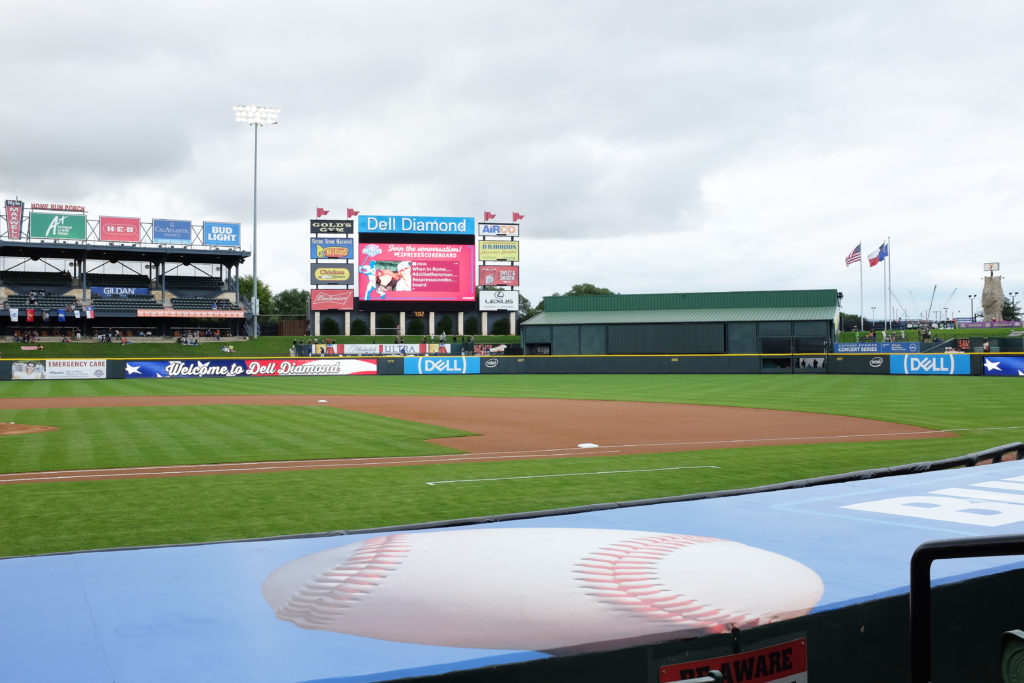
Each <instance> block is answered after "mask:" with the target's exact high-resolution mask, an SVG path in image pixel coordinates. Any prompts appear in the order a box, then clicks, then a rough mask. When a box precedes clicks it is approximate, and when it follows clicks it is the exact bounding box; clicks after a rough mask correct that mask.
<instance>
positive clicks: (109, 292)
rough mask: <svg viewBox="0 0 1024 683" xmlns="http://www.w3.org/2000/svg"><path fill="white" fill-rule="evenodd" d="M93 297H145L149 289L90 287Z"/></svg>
mask: <svg viewBox="0 0 1024 683" xmlns="http://www.w3.org/2000/svg"><path fill="white" fill-rule="evenodd" d="M89 291H91V292H92V295H93V296H140V295H141V296H145V295H146V294H149V287H90V288H89Z"/></svg>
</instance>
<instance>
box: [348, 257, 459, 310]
mask: <svg viewBox="0 0 1024 683" xmlns="http://www.w3.org/2000/svg"><path fill="white" fill-rule="evenodd" d="M358 275H359V290H358V291H359V296H360V298H361V299H362V300H363V301H364V302H368V303H378V302H380V303H386V302H401V301H456V302H472V301H475V300H476V281H475V275H476V252H475V247H474V245H472V244H426V243H419V244H409V243H402V244H394V243H383V244H363V245H362V246H360V248H359V268H358Z"/></svg>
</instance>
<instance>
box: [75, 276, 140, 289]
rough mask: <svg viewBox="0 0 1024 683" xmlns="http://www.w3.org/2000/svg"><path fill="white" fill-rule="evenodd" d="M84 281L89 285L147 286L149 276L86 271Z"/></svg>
mask: <svg viewBox="0 0 1024 683" xmlns="http://www.w3.org/2000/svg"><path fill="white" fill-rule="evenodd" d="M86 282H87V283H88V284H89V286H90V287H149V286H150V281H149V278H148V277H146V276H145V275H129V274H126V273H88V274H87V275H86Z"/></svg>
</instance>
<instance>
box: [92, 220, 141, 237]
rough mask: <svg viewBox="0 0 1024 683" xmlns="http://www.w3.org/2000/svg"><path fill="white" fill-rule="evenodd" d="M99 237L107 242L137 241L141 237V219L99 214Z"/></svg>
mask: <svg viewBox="0 0 1024 683" xmlns="http://www.w3.org/2000/svg"><path fill="white" fill-rule="evenodd" d="M100 239H101V240H107V241H108V242H138V241H139V240H141V239H142V219H140V218H117V217H115V216H100Z"/></svg>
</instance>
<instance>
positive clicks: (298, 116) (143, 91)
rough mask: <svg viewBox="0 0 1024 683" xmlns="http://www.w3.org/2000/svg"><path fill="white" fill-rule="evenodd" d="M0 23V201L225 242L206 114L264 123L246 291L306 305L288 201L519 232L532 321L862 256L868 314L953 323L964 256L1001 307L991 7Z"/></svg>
mask: <svg viewBox="0 0 1024 683" xmlns="http://www.w3.org/2000/svg"><path fill="white" fill-rule="evenodd" d="M0 7H3V9H4V12H3V13H2V14H3V16H2V17H0V23H2V24H3V27H4V31H3V32H2V35H3V39H2V40H0V73H2V76H3V79H2V84H3V89H4V95H3V97H2V98H0V149H2V153H0V160H2V161H0V194H2V195H3V196H2V197H0V198H2V199H7V198H14V197H15V196H17V197H19V198H21V199H22V200H24V201H25V202H26V203H31V202H45V203H67V204H81V205H85V206H86V208H87V211H88V213H89V217H90V218H95V217H97V216H99V215H101V214H102V215H115V216H116V215H121V216H141V217H142V218H143V220H144V221H149V220H150V219H152V218H153V217H162V218H191V219H192V220H193V221H202V220H204V219H206V220H237V221H241V222H242V223H243V247H246V248H249V247H250V246H251V241H252V238H251V227H252V191H253V187H252V172H253V166H252V164H253V135H252V129H251V128H247V127H246V126H244V125H242V124H239V123H236V122H235V121H234V114H233V112H232V106H233V105H236V104H258V105H268V106H275V107H279V108H280V109H281V116H280V124H279V125H277V126H274V127H271V128H266V129H262V130H261V131H260V137H259V194H258V200H259V203H258V217H259V230H260V232H259V242H258V251H259V265H258V269H259V271H258V272H259V275H260V278H261V279H262V280H264V281H266V282H267V283H268V284H269V285H270V287H271V288H272V289H273V290H274V291H280V290H282V289H289V288H293V287H295V288H306V287H309V283H308V272H309V271H308V267H307V264H308V262H309V259H308V225H309V223H308V221H309V219H310V218H313V217H315V210H316V208H317V207H323V208H326V209H329V210H330V211H331V214H330V217H335V216H339V217H344V212H345V209H346V208H349V207H351V208H354V209H357V210H360V211H362V212H363V213H366V214H370V213H374V214H399V215H427V216H474V217H476V218H477V219H478V220H479V219H481V218H482V214H483V212H484V211H485V210H486V211H492V212H494V213H497V214H498V220H504V221H508V220H510V219H511V215H512V212H513V211H517V212H519V213H522V214H525V216H526V218H525V220H523V222H522V226H521V233H522V238H521V239H522V247H521V258H522V264H521V265H522V292H523V294H524V295H525V296H527V297H528V298H529V299H530V300H531V301H533V303H535V304H536V303H537V302H538V301H539V300H540V299H542V298H543V297H544V296H546V295H548V294H552V293H554V292H564V291H565V290H567V289H569V288H570V287H571V286H572V285H573V284H576V283H580V282H590V283H594V284H597V285H599V286H603V287H608V288H611V289H612V290H614V291H616V292H623V293H647V292H701V291H735V290H753V289H817V288H836V289H839V290H840V291H842V292H843V293H844V295H845V298H844V305H843V309H844V310H845V311H846V312H852V313H859V312H860V309H861V305H862V303H861V284H860V282H861V280H860V277H861V269H860V268H859V266H858V265H854V266H850V267H847V266H846V265H845V263H844V257H845V256H846V254H847V253H848V252H850V250H851V249H853V248H854V247H855V246H856V245H857V244H858V243H863V250H864V253H865V255H867V253H868V252H870V251H872V250H873V249H875V248H877V247H878V246H879V245H880V244H881V243H882V242H884V241H885V240H886V239H889V238H891V244H892V247H891V257H890V258H891V264H892V291H893V294H894V295H895V302H894V307H895V309H896V314H897V315H908V316H910V317H918V316H920V315H923V314H924V311H925V310H926V309H927V308H928V303H929V301H930V300H931V301H932V305H931V310H942V309H943V308H948V309H949V312H950V314H951V315H955V314H956V313H961V314H963V315H967V314H968V313H969V308H970V301H969V299H968V294H972V293H973V294H980V292H981V286H982V281H981V278H982V276H983V274H984V273H983V271H982V267H983V264H984V263H987V262H992V261H998V262H1000V264H1001V268H1002V270H1001V271H1000V272H1001V274H1002V275H1004V276H1005V280H1004V282H1003V288H1004V290H1005V291H1006V293H1007V294H1009V293H1010V292H1012V291H1018V290H1022V289H1024V279H1022V277H1021V274H1020V269H1021V268H1022V267H1024V263H1022V261H1024V236H1022V229H1021V226H1022V224H1024V201H1022V195H1021V191H1022V188H1024V135H1022V126H1024V111H1022V110H1024V88H1021V84H1022V83H1024V42H1022V41H1021V39H1020V36H1021V35H1022V34H1024V5H1022V4H1021V3H1019V2H1010V1H999V0H992V1H990V2H985V3H971V2H967V1H966V0H965V1H963V2H952V1H947V0H903V1H901V2H891V1H889V0H866V1H864V2H858V3H839V2H815V1H812V0H802V1H796V0H791V1H786V0H765V1H759V2H753V1H748V2H739V1H738V0H699V1H693V0H680V1H676V2H668V1H648V0H632V1H631V2H621V1H620V2H605V1H602V0H586V1H565V0H559V1H555V0H549V1H548V2H537V1H534V0H520V1H519V2H491V1H488V0H473V1H469V0H466V1H456V0H451V1H443V0H442V1H438V2H421V1H420V2H413V1H409V2H405V1H402V2H392V1H387V0H382V1H358V2H341V1H333V2H326V1H324V2H304V1H302V0H295V1H293V2H264V1H259V0H257V1H250V2H244V3H243V2H234V1H222V2H202V3H200V2H191V1H189V0H185V1H183V2H175V3H161V4H160V5H159V6H158V5H156V4H155V3H145V2H109V1H101V0H95V1H90V2H86V3H66V2H59V3H58V2H52V1H51V0H37V1H36V2H33V3H27V2H14V0H0ZM864 265H865V267H864V269H863V307H864V312H865V313H866V314H867V315H868V316H870V315H871V307H872V306H876V307H877V314H878V315H879V316H881V314H882V310H883V306H884V304H883V301H882V296H883V287H884V285H883V280H882V272H881V271H882V268H881V267H875V268H868V267H867V264H866V263H865V264H864ZM246 268H248V266H246ZM250 272H251V271H250ZM933 290H934V292H935V294H934V299H932V292H933ZM979 300H980V297H979ZM1020 300H1021V297H1019V296H1018V302H1020ZM976 307H977V304H976Z"/></svg>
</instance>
